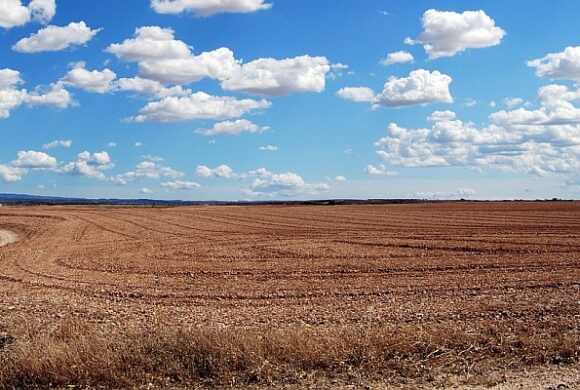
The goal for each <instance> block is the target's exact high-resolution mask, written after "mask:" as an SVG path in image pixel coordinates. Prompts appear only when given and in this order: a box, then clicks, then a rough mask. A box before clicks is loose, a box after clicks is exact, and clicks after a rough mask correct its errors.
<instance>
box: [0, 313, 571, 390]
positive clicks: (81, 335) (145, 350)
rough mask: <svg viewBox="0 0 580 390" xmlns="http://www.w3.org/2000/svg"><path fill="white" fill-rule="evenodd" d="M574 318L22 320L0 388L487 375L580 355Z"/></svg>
mask: <svg viewBox="0 0 580 390" xmlns="http://www.w3.org/2000/svg"><path fill="white" fill-rule="evenodd" d="M577 327H578V324H570V323H568V324H566V323H545V324H537V325H536V326H528V325H524V324H521V323H520V324H516V323H514V322H511V321H502V322H499V323H491V322H487V323H479V324H469V325H467V326H466V327H463V328H461V327H458V326H457V325H456V324H451V325H430V326H418V327H417V326H411V325H400V326H385V327H379V328H353V327H343V328H340V327H332V328H324V329H320V328H315V327H314V328H313V327H303V328H288V329H276V328H267V329H259V330H258V329H254V330H243V331H241V330H239V329H222V330H217V329H204V328H190V329H184V328H168V327H164V326H161V327H158V326H157V325H152V326H150V327H148V328H129V329H115V330H113V331H111V330H109V331H107V332H103V331H102V330H101V331H99V330H98V329H97V328H95V327H94V326H93V325H89V324H87V323H85V322H83V321H81V320H77V319H73V318H65V319H63V320H60V321H59V322H57V323H50V324H46V323H45V324H43V323H23V324H21V325H20V326H19V327H18V328H15V329H13V330H14V331H15V332H16V334H17V335H16V336H14V339H13V340H12V341H11V342H10V343H8V344H7V345H5V346H4V347H3V348H2V349H0V388H2V389H11V388H26V387H32V386H40V387H49V386H55V387H58V386H66V385H70V384H74V385H81V386H107V387H137V386H146V385H148V384H154V385H156V386H167V385H180V386H189V385H194V384H197V385H200V384H204V383H205V384H208V385H209V384H212V385H217V384H221V385H232V384H238V385H241V384H244V385H248V384H282V383H286V384H288V383H299V382H300V381H302V380H304V379H305V378H308V377H312V376H314V377H316V376H318V377H321V378H332V377H338V378H342V379H343V380H345V381H346V382H348V383H354V384H356V383H361V382H363V381H369V380H370V379H372V378H375V379H377V380H388V381H390V382H391V383H397V382H400V381H403V380H408V379H412V380H414V381H416V382H417V383H433V384H439V385H443V384H445V378H446V377H448V376H460V377H462V378H463V379H464V380H465V382H466V383H487V384H490V383H489V381H490V380H493V378H491V379H490V377H489V376H488V374H489V373H492V372H497V371H505V370H513V369H521V368H525V367H530V366H534V365H539V364H572V363H576V362H578V361H579V359H580V336H579V332H578V329H577Z"/></svg>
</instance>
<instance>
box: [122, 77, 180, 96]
mask: <svg viewBox="0 0 580 390" xmlns="http://www.w3.org/2000/svg"><path fill="white" fill-rule="evenodd" d="M117 88H118V90H120V91H127V92H136V93H140V94H147V95H152V96H155V97H157V98H159V99H163V98H165V97H167V96H186V95H189V94H191V90H188V89H183V88H182V87H181V86H179V85H176V86H173V87H165V86H164V85H163V84H161V83H160V82H159V81H155V80H149V79H144V78H141V77H133V78H121V79H119V80H118V81H117Z"/></svg>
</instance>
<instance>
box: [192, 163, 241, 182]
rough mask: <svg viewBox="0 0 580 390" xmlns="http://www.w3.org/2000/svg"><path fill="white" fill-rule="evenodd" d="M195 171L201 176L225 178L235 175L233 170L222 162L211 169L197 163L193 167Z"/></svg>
mask: <svg viewBox="0 0 580 390" xmlns="http://www.w3.org/2000/svg"><path fill="white" fill-rule="evenodd" d="M195 173H196V174H197V175H198V176H201V177H221V178H225V179H231V178H234V177H237V175H236V173H235V172H234V170H233V169H232V168H231V167H229V166H227V165H225V164H222V165H220V166H218V167H216V168H213V169H212V168H209V167H207V166H205V165H198V166H197V168H196V169H195Z"/></svg>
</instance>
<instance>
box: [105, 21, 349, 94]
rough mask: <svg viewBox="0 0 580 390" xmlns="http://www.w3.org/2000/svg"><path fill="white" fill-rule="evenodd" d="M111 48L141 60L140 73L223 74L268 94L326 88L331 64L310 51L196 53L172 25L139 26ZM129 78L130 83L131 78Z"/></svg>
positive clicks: (171, 76)
mask: <svg viewBox="0 0 580 390" xmlns="http://www.w3.org/2000/svg"><path fill="white" fill-rule="evenodd" d="M107 51H108V52H110V53H112V54H114V55H115V56H117V58H119V59H120V60H121V61H125V62H137V63H138V68H139V78H140V79H147V80H152V81H157V82H159V83H162V84H176V85H184V84H189V83H192V82H196V81H199V80H201V79H203V78H211V79H215V80H219V81H220V82H221V86H222V88H223V89H225V90H230V91H237V92H245V93H249V94H254V95H258V96H268V97H271V96H284V95H288V94H291V93H301V92H321V91H323V90H324V88H325V85H326V75H327V73H328V72H329V70H330V68H331V66H330V65H329V62H328V60H327V59H326V57H312V56H309V55H303V56H299V57H294V58H286V59H282V60H277V59H274V58H260V59H257V60H254V61H251V62H248V63H245V64H244V63H243V62H242V61H241V60H238V59H236V58H235V56H234V53H233V52H232V51H231V50H230V49H228V48H226V47H221V48H218V49H216V50H213V51H208V52H202V53H200V54H198V55H195V54H194V53H193V48H192V47H191V46H189V45H187V44H186V43H185V42H183V41H180V40H177V39H175V33H174V31H173V30H172V29H170V28H162V27H158V26H145V27H140V28H137V29H136V30H135V35H134V37H133V38H130V39H126V40H125V41H123V42H121V43H114V44H111V45H110V46H109V47H108V48H107ZM335 65H340V66H341V68H340V69H342V67H344V65H342V64H335ZM125 84H126V88H127V89H129V88H131V84H129V83H128V82H125ZM133 88H135V89H137V88H140V89H141V90H145V89H147V90H149V91H151V90H153V91H154V92H155V93H157V90H159V89H160V87H159V86H154V85H147V86H145V83H144V82H143V81H141V82H140V85H135V83H133Z"/></svg>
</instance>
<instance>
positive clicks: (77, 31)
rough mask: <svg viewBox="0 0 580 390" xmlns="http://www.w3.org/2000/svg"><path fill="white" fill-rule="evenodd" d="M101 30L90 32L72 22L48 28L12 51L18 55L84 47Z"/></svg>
mask: <svg viewBox="0 0 580 390" xmlns="http://www.w3.org/2000/svg"><path fill="white" fill-rule="evenodd" d="M99 31H101V29H95V30H91V29H90V28H89V27H87V25H86V24H85V22H82V21H81V22H78V23H75V22H72V23H70V24H69V25H68V26H64V27H59V26H48V27H45V28H42V29H40V30H39V31H38V32H37V33H36V34H32V35H31V36H30V37H28V38H23V39H21V40H19V41H18V42H16V44H15V45H14V46H12V49H13V50H15V51H17V52H20V53H38V52H43V51H60V50H64V49H66V48H68V47H70V46H75V45H84V44H85V43H87V42H88V41H90V40H91V39H93V37H94V36H95V35H96V34H97V33H98V32H99Z"/></svg>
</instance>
